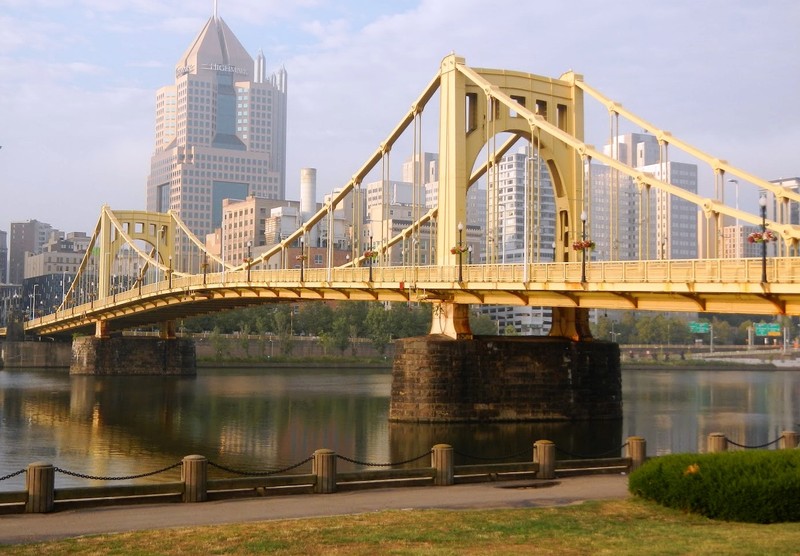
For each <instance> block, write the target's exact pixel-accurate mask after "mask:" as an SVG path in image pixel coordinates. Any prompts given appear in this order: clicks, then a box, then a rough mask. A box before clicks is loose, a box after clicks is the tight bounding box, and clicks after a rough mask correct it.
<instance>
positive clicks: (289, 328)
mask: <svg viewBox="0 0 800 556" xmlns="http://www.w3.org/2000/svg"><path fill="white" fill-rule="evenodd" d="M431 314H432V312H431V306H430V305H429V304H417V303H390V304H384V303H380V302H377V301H376V302H368V301H348V302H346V303H336V304H331V303H326V302H323V301H310V302H303V303H292V304H289V303H279V304H269V305H260V306H257V307H248V308H245V309H237V310H233V311H227V312H222V313H214V314H209V315H204V316H199V317H193V318H191V319H186V320H184V321H183V323H182V325H181V330H182V331H183V332H189V333H202V332H210V333H211V334H212V337H211V340H212V342H215V340H216V341H217V343H219V344H220V346H221V345H222V342H221V336H222V335H224V334H234V333H238V334H240V335H242V336H243V337H245V338H246V337H247V336H249V335H251V334H258V335H260V336H264V335H267V334H269V335H273V336H276V337H277V338H278V341H279V342H280V345H281V351H282V352H283V354H284V355H289V354H291V351H292V337H294V336H313V337H317V338H319V340H320V342H322V344H323V345H324V346H325V348H326V350H327V351H330V352H335V351H337V350H338V351H339V352H340V353H344V352H345V351H346V350H347V348H348V347H350V346H352V345H353V340H354V339H356V338H367V339H369V340H370V341H371V343H372V344H373V346H374V347H375V348H376V349H377V350H378V352H379V353H381V354H382V353H384V351H385V350H386V347H387V346H388V345H389V343H390V342H391V341H392V340H393V339H396V338H407V337H410V336H422V335H425V334H427V333H428V332H429V331H430V328H431ZM471 323H472V327H473V331H474V332H475V333H476V334H496V333H497V327H496V326H495V325H494V323H493V322H492V321H491V320H490V319H489V318H488V317H485V316H477V315H474V316H473V318H472V320H471ZM242 346H243V347H245V345H244V343H243V344H242ZM220 349H222V348H220ZM245 349H246V347H245Z"/></svg>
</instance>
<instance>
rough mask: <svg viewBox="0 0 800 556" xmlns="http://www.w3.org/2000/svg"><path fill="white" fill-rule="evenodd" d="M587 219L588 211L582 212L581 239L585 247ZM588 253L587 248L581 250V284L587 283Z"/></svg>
mask: <svg viewBox="0 0 800 556" xmlns="http://www.w3.org/2000/svg"><path fill="white" fill-rule="evenodd" d="M587 218H588V216H587V215H586V211H585V210H584V211H581V225H582V231H581V239H582V240H583V243H584V245H586V219H587ZM586 251H587V249H586V247H584V248H583V249H581V253H582V256H581V282H585V281H586Z"/></svg>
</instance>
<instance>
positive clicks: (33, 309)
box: [31, 284, 39, 320]
mask: <svg viewBox="0 0 800 556" xmlns="http://www.w3.org/2000/svg"><path fill="white" fill-rule="evenodd" d="M38 287H39V284H34V285H33V293H32V294H31V320H33V319H35V318H36V288H38Z"/></svg>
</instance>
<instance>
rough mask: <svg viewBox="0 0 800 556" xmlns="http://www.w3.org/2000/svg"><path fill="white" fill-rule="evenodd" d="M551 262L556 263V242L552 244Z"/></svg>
mask: <svg viewBox="0 0 800 556" xmlns="http://www.w3.org/2000/svg"><path fill="white" fill-rule="evenodd" d="M552 247H553V262H556V242H555V241H554V242H553V245H552Z"/></svg>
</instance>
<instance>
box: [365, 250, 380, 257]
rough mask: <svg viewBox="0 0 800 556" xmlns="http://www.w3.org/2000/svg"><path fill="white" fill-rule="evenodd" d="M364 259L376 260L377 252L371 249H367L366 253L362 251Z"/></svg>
mask: <svg viewBox="0 0 800 556" xmlns="http://www.w3.org/2000/svg"><path fill="white" fill-rule="evenodd" d="M364 258H365V259H377V258H378V252H377V251H373V250H372V249H367V250H366V251H364Z"/></svg>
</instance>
